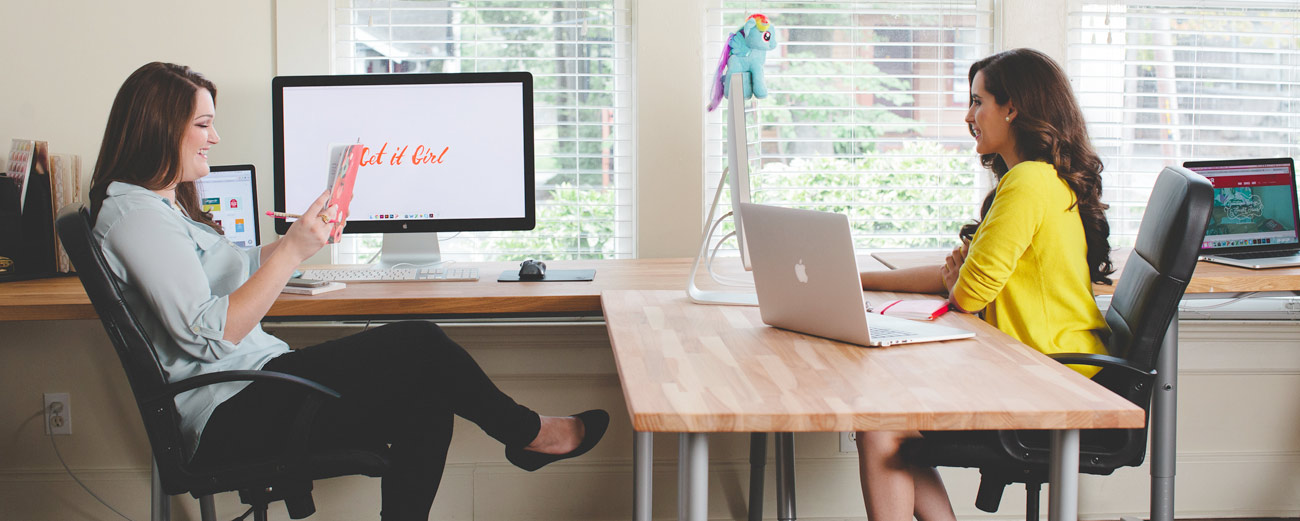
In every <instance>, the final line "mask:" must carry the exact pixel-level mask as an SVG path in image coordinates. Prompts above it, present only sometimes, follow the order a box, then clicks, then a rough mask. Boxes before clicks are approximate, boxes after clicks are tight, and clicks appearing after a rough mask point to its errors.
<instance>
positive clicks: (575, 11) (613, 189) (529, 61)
mask: <svg viewBox="0 0 1300 521" xmlns="http://www.w3.org/2000/svg"><path fill="white" fill-rule="evenodd" d="M626 3H627V0H552V1H526V0H482V1H470V0H448V1H426V0H336V2H335V3H334V5H333V10H332V18H333V20H332V23H331V27H332V36H331V38H330V39H331V41H332V42H333V52H332V57H333V58H332V68H333V72H334V73H336V74H373V73H413V72H421V73H428V72H443V73H450V72H498V71H528V72H531V73H532V74H533V89H534V91H533V102H534V134H535V147H536V153H535V155H536V200H537V228H536V229H535V230H533V231H527V232H465V233H459V234H456V235H454V236H451V234H446V233H443V234H440V239H442V241H441V245H440V248H441V250H442V255H443V257H444V258H451V259H460V260H479V261H483V260H511V259H514V260H517V259H522V258H528V257H535V256H542V257H544V258H548V259H586V258H624V257H631V256H632V255H633V253H634V252H633V238H632V229H633V227H632V216H633V214H634V210H633V207H632V205H633V194H632V190H633V187H634V186H635V182H634V180H633V178H632V175H633V174H632V163H633V154H634V150H633V143H634V139H633V136H632V133H633V124H632V95H631V70H632V67H631V47H630V45H631V29H630V27H629V9H628V7H627V5H626ZM448 237H450V238H448ZM344 239H345V242H344V243H342V244H340V247H339V248H337V249H336V251H335V255H336V258H335V262H339V263H357V262H365V261H367V260H368V259H369V258H370V257H372V256H373V255H374V254H375V252H377V251H378V248H379V241H380V236H379V235H377V234H376V235H365V234H354V235H344Z"/></svg>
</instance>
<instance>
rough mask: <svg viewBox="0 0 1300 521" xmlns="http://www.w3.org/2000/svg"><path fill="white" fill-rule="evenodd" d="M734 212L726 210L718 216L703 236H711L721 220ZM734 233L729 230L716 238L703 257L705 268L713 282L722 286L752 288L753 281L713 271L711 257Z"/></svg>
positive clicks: (712, 257) (715, 254)
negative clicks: (711, 248) (710, 248)
mask: <svg viewBox="0 0 1300 521" xmlns="http://www.w3.org/2000/svg"><path fill="white" fill-rule="evenodd" d="M734 213H735V212H727V213H726V214H724V215H723V216H722V217H719V218H718V219H717V220H715V221H713V223H712V224H711V225H710V226H709V230H708V231H707V232H705V233H706V234H707V235H705V237H712V236H713V233H714V232H715V231H717V229H718V226H719V225H721V224H722V222H723V221H725V220H726V219H727V217H730V216H731V215H732V214H734ZM735 235H736V232H734V231H733V232H730V233H728V234H726V235H724V236H723V237H722V238H721V239H719V240H718V242H717V243H716V244H714V246H713V250H712V251H710V252H709V255H708V257H707V258H705V262H704V264H705V270H706V271H708V272H709V277H710V278H712V279H713V280H714V282H717V283H719V284H722V285H724V286H740V287H749V288H752V287H754V283H753V281H750V280H745V279H741V278H736V277H728V276H726V275H722V274H719V273H717V272H715V271H713V259H714V258H716V257H717V256H718V250H719V249H720V248H722V245H723V244H724V243H726V242H727V240H728V239H730V238H732V237H734V236H735Z"/></svg>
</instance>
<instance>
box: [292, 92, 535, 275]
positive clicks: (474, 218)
mask: <svg viewBox="0 0 1300 521" xmlns="http://www.w3.org/2000/svg"><path fill="white" fill-rule="evenodd" d="M271 96H272V97H271V105H272V121H273V129H272V131H273V135H272V138H273V141H274V154H275V210H276V211H281V212H288V213H300V212H302V211H304V210H306V209H307V207H308V206H309V205H310V204H311V202H312V201H314V200H315V199H316V198H317V197H319V196H320V195H321V194H322V193H324V191H325V189H326V182H327V177H328V170H329V154H328V151H329V149H330V147H331V145H337V144H347V143H361V144H362V145H364V146H365V150H364V152H363V156H362V162H361V167H360V168H359V169H358V171H357V177H356V184H355V186H354V187H353V199H352V203H351V206H350V208H349V211H348V224H347V227H346V228H345V229H344V233H384V234H385V235H384V243H383V250H382V252H381V254H380V264H382V265H386V266H393V265H398V264H411V265H416V266H420V265H427V264H430V263H433V262H437V261H438V258H439V252H438V241H437V236H436V233H435V232H447V231H458V232H459V231H504V230H531V229H533V227H534V226H535V224H536V214H535V208H534V198H535V195H534V191H533V187H534V177H533V171H534V163H533V161H534V159H533V77H532V75H531V74H529V73H527V72H501V73H457V74H363V75H341V76H278V77H276V78H274V79H273V80H272V81H271ZM289 224H290V223H289V222H285V221H278V222H276V225H275V229H276V232H277V233H281V234H283V233H285V232H286V231H287V230H288V228H289Z"/></svg>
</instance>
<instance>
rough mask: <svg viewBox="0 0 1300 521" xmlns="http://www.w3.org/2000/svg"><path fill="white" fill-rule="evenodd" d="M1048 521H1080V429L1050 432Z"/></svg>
mask: <svg viewBox="0 0 1300 521" xmlns="http://www.w3.org/2000/svg"><path fill="white" fill-rule="evenodd" d="M1047 477H1048V484H1049V485H1050V488H1049V490H1048V493H1049V495H1048V504H1047V519H1049V520H1050V521H1076V520H1077V519H1079V430H1078V429H1067V430H1060V431H1052V461H1051V464H1050V465H1048V469H1047Z"/></svg>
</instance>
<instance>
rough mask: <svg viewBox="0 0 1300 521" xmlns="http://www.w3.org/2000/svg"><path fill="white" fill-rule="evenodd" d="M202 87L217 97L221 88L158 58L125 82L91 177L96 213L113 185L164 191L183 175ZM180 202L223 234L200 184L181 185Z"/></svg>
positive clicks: (92, 210) (192, 215) (93, 213)
mask: <svg viewBox="0 0 1300 521" xmlns="http://www.w3.org/2000/svg"><path fill="white" fill-rule="evenodd" d="M199 89H207V91H208V92H209V93H211V94H212V102H213V103H216V101H217V86H216V85H214V84H213V83H212V82H211V81H208V79H207V78H204V77H203V75H202V74H199V73H197V72H194V71H193V70H190V68H189V67H186V66H184V65H176V64H174V63H162V62H153V63H147V64H145V65H144V66H142V67H140V68H139V69H136V70H135V72H133V73H131V76H129V77H127V79H126V82H124V83H122V88H121V89H118V91H117V97H116V98H114V99H113V108H112V109H111V110H109V112H108V125H107V126H106V127H105V128H104V142H103V143H102V144H100V146H99V160H98V161H96V162H95V173H94V175H93V176H92V177H91V180H90V215H91V217H92V218H95V217H98V216H99V209H100V208H101V207H102V206H103V204H104V199H105V198H107V197H108V185H109V183H112V182H113V181H122V182H124V183H130V184H133V185H138V186H140V187H143V188H145V189H148V190H162V189H164V188H167V187H168V186H171V185H173V184H176V182H177V180H179V179H180V177H181V157H180V155H181V140H182V139H183V138H184V136H185V131H186V130H187V129H188V128H189V125H190V118H192V117H193V115H194V110H195V107H194V96H195V94H196V93H197V92H198V91H199ZM175 202H176V204H179V205H180V206H181V209H183V210H184V211H185V213H186V214H187V215H189V216H190V218H191V219H194V220H195V221H198V222H201V223H203V224H206V225H208V226H211V227H212V229H214V230H216V231H217V233H221V232H222V230H221V227H220V226H218V225H217V223H216V222H215V221H214V220H213V219H212V213H211V212H205V211H203V207H202V205H200V204H199V194H198V190H197V189H195V187H194V183H192V182H182V183H179V184H176V201H175Z"/></svg>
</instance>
